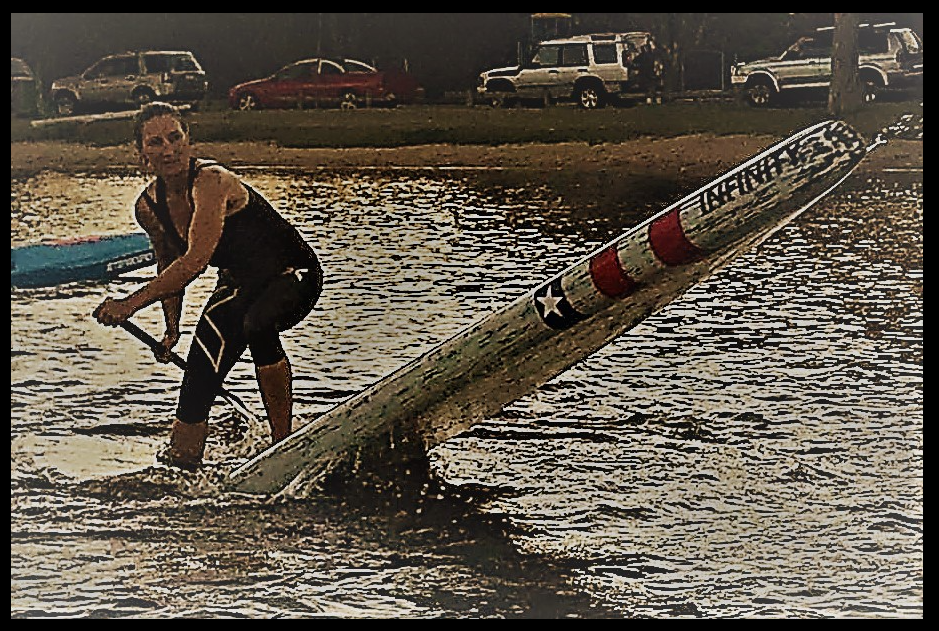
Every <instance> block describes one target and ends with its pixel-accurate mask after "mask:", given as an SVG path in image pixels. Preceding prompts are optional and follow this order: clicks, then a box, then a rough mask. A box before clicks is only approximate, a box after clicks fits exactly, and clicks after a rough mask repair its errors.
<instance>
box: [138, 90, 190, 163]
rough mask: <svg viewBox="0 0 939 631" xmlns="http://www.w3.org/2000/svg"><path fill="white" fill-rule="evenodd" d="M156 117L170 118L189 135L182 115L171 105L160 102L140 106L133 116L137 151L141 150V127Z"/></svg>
mask: <svg viewBox="0 0 939 631" xmlns="http://www.w3.org/2000/svg"><path fill="white" fill-rule="evenodd" d="M157 116H172V117H173V118H175V119H176V120H177V121H179V126H180V127H182V128H183V131H184V132H186V133H187V134H188V133H189V125H187V124H186V121H184V120H183V114H182V112H180V111H179V109H178V108H176V107H175V106H173V105H170V104H169V103H163V102H162V101H153V102H152V103H147V104H146V105H144V106H142V107H141V108H140V109H139V110H138V111H137V113H136V114H135V115H134V141H135V142H136V143H137V150H138V151H140V150H141V149H143V125H144V123H146V122H147V121H148V120H150V119H151V118H156V117H157Z"/></svg>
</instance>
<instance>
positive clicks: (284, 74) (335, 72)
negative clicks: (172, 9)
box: [228, 59, 423, 110]
mask: <svg viewBox="0 0 939 631" xmlns="http://www.w3.org/2000/svg"><path fill="white" fill-rule="evenodd" d="M422 92H423V90H422V89H421V88H420V86H419V85H418V84H417V81H416V80H415V79H414V78H413V77H412V76H411V75H409V74H407V73H404V72H385V71H379V70H376V69H375V68H373V67H372V66H369V65H368V64H365V63H362V62H361V61H355V60H352V59H304V60H302V61H298V62H295V63H292V64H290V65H288V66H284V67H283V68H281V69H280V70H278V71H277V72H275V73H274V74H272V75H271V76H269V77H267V78H266V79H257V80H255V81H248V82H247V83H239V84H238V85H236V86H234V87H233V88H231V89H230V90H229V91H228V103H229V105H230V106H231V107H232V108H233V109H239V110H255V109H261V108H307V107H329V106H339V107H342V108H343V109H354V108H356V107H359V106H363V105H364V106H369V105H385V106H394V105H397V104H398V103H409V102H412V101H413V100H414V99H415V98H417V97H418V96H419V95H420V94H421V93H422Z"/></svg>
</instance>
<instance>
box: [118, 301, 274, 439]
mask: <svg viewBox="0 0 939 631" xmlns="http://www.w3.org/2000/svg"><path fill="white" fill-rule="evenodd" d="M121 328H122V329H124V330H125V331H127V332H128V333H130V334H131V335H133V336H134V337H136V338H137V339H138V340H140V341H141V342H143V343H144V344H146V345H147V346H149V347H150V349H151V350H153V351H159V352H166V351H165V349H164V348H163V345H162V344H160V343H159V342H158V341H157V340H156V339H155V338H154V337H153V336H152V335H150V334H149V333H147V332H146V331H144V330H143V329H141V328H140V327H139V326H137V325H136V324H134V323H133V322H131V321H130V320H124V321H123V322H121ZM169 358H170V361H171V362H173V363H174V364H175V365H176V366H178V367H179V368H180V369H182V370H186V362H185V361H184V360H183V358H182V357H180V356H179V355H177V354H176V353H174V352H173V351H169ZM218 393H219V394H220V395H221V396H222V398H223V399H225V400H226V401H228V403H229V404H231V406H232V407H233V408H234V409H235V411H236V412H238V413H239V414H240V415H241V416H242V417H244V419H245V420H247V421H257V417H255V416H254V414H252V413H251V410H249V409H248V408H247V406H246V405H245V404H244V403H243V402H242V401H241V399H240V398H238V397H237V396H236V395H234V394H232V393H231V392H229V391H228V390H226V389H225V388H223V387H221V386H219V388H218Z"/></svg>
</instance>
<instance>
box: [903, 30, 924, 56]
mask: <svg viewBox="0 0 939 631" xmlns="http://www.w3.org/2000/svg"><path fill="white" fill-rule="evenodd" d="M899 35H900V41H901V42H903V48H904V49H905V50H906V52H908V53H910V54H913V55H916V54H918V53H921V52H923V42H922V41H921V40H920V38H919V35H917V34H916V33H914V32H913V31H900V33H899Z"/></svg>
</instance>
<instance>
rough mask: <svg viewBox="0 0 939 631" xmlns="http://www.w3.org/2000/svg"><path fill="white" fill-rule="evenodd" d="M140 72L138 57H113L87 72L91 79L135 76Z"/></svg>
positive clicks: (86, 74)
mask: <svg viewBox="0 0 939 631" xmlns="http://www.w3.org/2000/svg"><path fill="white" fill-rule="evenodd" d="M139 71H140V69H139V67H138V65H137V58H136V57H111V58H109V59H102V60H101V61H99V62H98V63H96V64H95V65H94V66H92V67H91V68H89V69H88V70H87V71H86V72H85V76H86V77H88V78H89V79H96V78H98V77H118V76H125V75H135V74H137V73H138V72H139Z"/></svg>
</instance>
